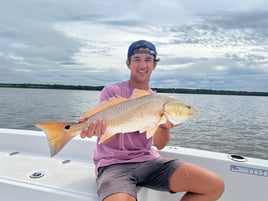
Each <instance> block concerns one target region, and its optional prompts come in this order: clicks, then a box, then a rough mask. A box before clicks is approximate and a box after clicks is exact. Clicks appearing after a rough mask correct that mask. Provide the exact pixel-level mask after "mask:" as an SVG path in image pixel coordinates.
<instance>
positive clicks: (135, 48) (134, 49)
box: [127, 40, 159, 61]
mask: <svg viewBox="0 0 268 201" xmlns="http://www.w3.org/2000/svg"><path fill="white" fill-rule="evenodd" d="M139 48H148V49H149V50H140V49H139ZM138 53H144V54H151V55H153V56H154V59H155V61H159V59H157V58H156V57H157V52H156V48H155V46H154V44H153V43H151V42H149V41H146V40H138V41H135V42H133V43H131V45H130V46H129V48H128V53H127V57H128V59H130V57H131V56H132V55H134V54H138Z"/></svg>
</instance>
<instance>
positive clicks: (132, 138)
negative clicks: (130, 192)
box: [94, 81, 160, 172]
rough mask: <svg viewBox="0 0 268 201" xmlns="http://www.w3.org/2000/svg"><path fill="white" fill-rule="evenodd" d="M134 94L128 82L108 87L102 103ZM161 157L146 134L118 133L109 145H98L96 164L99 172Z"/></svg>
mask: <svg viewBox="0 0 268 201" xmlns="http://www.w3.org/2000/svg"><path fill="white" fill-rule="evenodd" d="M132 92H133V88H132V87H131V86H130V85H129V83H128V81H124V82H120V83H116V84H112V85H108V86H106V87H105V88H104V89H103V90H102V92H101V95H100V102H103V101H106V100H108V99H109V98H111V97H115V96H121V97H124V98H129V97H131V95H132ZM98 140H99V139H98ZM159 156H160V155H159V153H158V152H157V151H156V150H155V149H154V148H153V147H152V138H149V139H147V138H146V132H144V133H139V132H132V133H124V134H122V133H118V134H116V135H115V136H113V138H112V139H111V140H110V141H108V142H107V143H101V144H99V143H97V144H96V149H95V153H94V163H95V167H96V172H97V171H98V168H99V167H103V166H108V165H111V164H117V163H131V162H143V161H148V160H152V159H155V158H158V157H159Z"/></svg>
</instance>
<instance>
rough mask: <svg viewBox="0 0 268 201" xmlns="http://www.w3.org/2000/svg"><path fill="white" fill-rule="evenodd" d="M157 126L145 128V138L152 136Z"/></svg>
mask: <svg viewBox="0 0 268 201" xmlns="http://www.w3.org/2000/svg"><path fill="white" fill-rule="evenodd" d="M157 129H158V126H156V125H154V126H152V127H150V128H148V129H147V130H146V138H147V139H149V138H151V137H153V136H154V134H155V132H156V131H157Z"/></svg>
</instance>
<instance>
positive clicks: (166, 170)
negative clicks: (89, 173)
mask: <svg viewBox="0 0 268 201" xmlns="http://www.w3.org/2000/svg"><path fill="white" fill-rule="evenodd" d="M182 163H183V162H182V161H180V160H178V159H164V158H157V159H153V160H150V161H145V162H138V163H123V164H114V165H109V166H106V167H100V168H99V170H98V177H97V179H96V181H97V188H98V195H99V198H100V200H101V201H102V200H103V199H105V198H106V197H107V196H109V195H112V194H114V193H128V194H130V195H132V196H134V197H135V198H137V186H145V187H148V188H152V189H154V190H159V191H170V189H169V179H170V177H171V175H172V174H173V173H174V171H175V170H176V169H177V168H178V167H179V166H180V165H181V164H182Z"/></svg>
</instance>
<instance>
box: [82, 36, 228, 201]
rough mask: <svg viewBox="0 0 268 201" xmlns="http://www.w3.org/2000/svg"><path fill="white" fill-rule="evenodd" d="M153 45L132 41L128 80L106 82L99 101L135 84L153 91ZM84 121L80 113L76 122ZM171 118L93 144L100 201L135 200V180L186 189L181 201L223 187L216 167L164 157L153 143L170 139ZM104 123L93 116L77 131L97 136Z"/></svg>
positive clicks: (216, 193)
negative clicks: (150, 129) (149, 131)
mask: <svg viewBox="0 0 268 201" xmlns="http://www.w3.org/2000/svg"><path fill="white" fill-rule="evenodd" d="M158 61H159V59H158V58H157V52H156V48H155V46H154V45H153V44H152V43H151V42H149V41H145V40H139V41H136V42H133V43H132V44H131V45H130V46H129V49H128V55H127V61H126V64H127V67H128V68H129V70H130V79H129V80H128V81H124V82H120V83H116V84H112V85H108V86H106V87H105V88H104V89H103V90H102V92H101V95H100V102H102V101H105V100H108V99H109V98H111V97H115V96H121V97H125V98H129V97H130V96H131V95H132V92H133V90H134V89H135V88H136V89H143V90H148V91H151V89H150V86H149V81H150V77H151V74H152V72H153V70H154V69H155V68H156V65H157V62H158ZM82 121H85V119H84V118H81V119H80V122H82ZM172 127H173V125H172V124H171V123H169V122H168V123H166V124H164V125H160V126H159V128H158V130H157V131H156V133H155V135H154V137H153V138H150V139H146V137H145V136H146V133H142V134H139V135H137V134H136V133H135V132H134V133H127V134H126V133H124V134H120V133H119V134H116V135H114V136H113V137H112V138H111V139H108V140H107V141H105V142H104V143H101V144H98V143H97V144H96V150H95V154H94V162H95V165H96V171H97V187H98V194H99V198H100V200H101V201H103V200H104V201H135V200H136V198H137V191H136V186H137V185H139V186H145V187H149V188H152V189H155V190H162V191H170V192H186V193H185V195H184V196H183V198H182V199H181V200H182V201H215V200H217V199H218V198H219V197H220V196H221V194H222V193H223V191H224V182H223V180H222V179H221V178H220V177H219V176H218V175H216V174H215V173H213V172H211V171H209V170H206V169H204V168H201V167H199V166H196V165H193V164H191V163H187V162H182V161H180V160H177V159H174V160H171V159H165V158H162V157H161V156H160V155H159V153H158V152H157V151H156V150H155V149H154V148H153V147H152V144H154V145H155V146H156V148H157V149H162V148H164V147H165V145H166V144H167V143H168V142H169V138H170V134H169V129H170V128H172ZM105 129H106V122H105V121H104V120H103V119H99V120H98V121H95V122H93V123H92V124H91V125H90V126H89V127H88V128H86V129H84V130H83V131H82V132H81V134H80V135H81V137H82V138H84V137H92V136H93V135H96V136H101V135H102V134H103V133H104V132H105Z"/></svg>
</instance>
